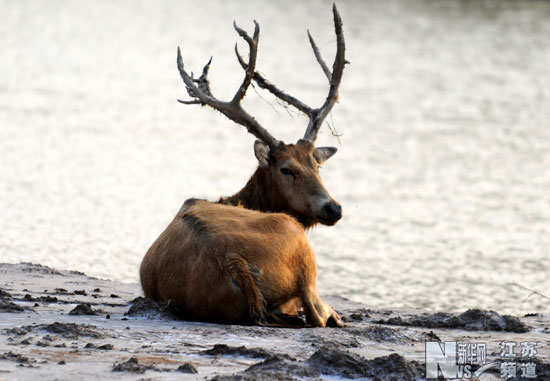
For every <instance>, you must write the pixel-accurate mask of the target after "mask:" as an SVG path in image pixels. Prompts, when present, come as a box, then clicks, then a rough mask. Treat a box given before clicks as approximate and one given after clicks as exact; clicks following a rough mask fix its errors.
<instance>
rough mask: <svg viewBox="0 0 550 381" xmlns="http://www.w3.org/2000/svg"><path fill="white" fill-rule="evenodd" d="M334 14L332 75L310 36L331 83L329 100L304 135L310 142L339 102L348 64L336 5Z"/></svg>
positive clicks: (316, 113) (312, 119) (314, 50)
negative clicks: (334, 36)
mask: <svg viewBox="0 0 550 381" xmlns="http://www.w3.org/2000/svg"><path fill="white" fill-rule="evenodd" d="M332 12H333V14H334V30H335V32H336V57H335V59H334V64H333V65H332V73H330V71H329V69H328V67H327V65H326V64H325V62H324V61H323V59H322V58H321V54H320V53H319V49H318V48H317V45H316V44H315V42H314V41H313V38H312V37H311V35H309V38H310V42H311V46H312V48H313V53H314V54H315V57H316V58H317V61H318V62H319V64H320V65H321V67H322V68H323V71H324V72H325V75H326V76H327V78H328V79H329V82H330V89H329V92H328V96H327V99H326V100H325V103H324V104H323V105H322V106H321V108H319V109H318V110H316V111H317V112H315V115H314V117H313V118H310V121H309V124H308V126H307V129H306V133H305V134H304V140H309V141H311V142H314V141H315V139H316V138H317V133H318V132H319V128H321V125H322V124H323V121H324V120H325V118H326V117H327V115H328V113H329V112H330V110H331V109H332V107H333V106H334V104H335V103H336V101H337V100H338V87H339V86H340V82H341V80H342V75H343V73H344V66H345V65H346V63H347V61H346V58H345V52H346V42H345V40H344V31H343V30H342V19H341V18H340V14H339V13H338V9H337V8H336V4H333V6H332ZM308 34H309V32H308Z"/></svg>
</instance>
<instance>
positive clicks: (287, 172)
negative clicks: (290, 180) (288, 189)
mask: <svg viewBox="0 0 550 381" xmlns="http://www.w3.org/2000/svg"><path fill="white" fill-rule="evenodd" d="M281 173H282V174H283V175H292V176H294V173H292V171H291V170H290V169H288V168H286V167H285V168H281Z"/></svg>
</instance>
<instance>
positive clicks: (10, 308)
mask: <svg viewBox="0 0 550 381" xmlns="http://www.w3.org/2000/svg"><path fill="white" fill-rule="evenodd" d="M23 311H25V308H23V307H21V306H19V305H17V304H15V303H14V302H12V301H10V300H8V299H4V298H0V312H9V313H14V312H23Z"/></svg>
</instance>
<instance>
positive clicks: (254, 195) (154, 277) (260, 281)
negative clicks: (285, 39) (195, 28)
mask: <svg viewBox="0 0 550 381" xmlns="http://www.w3.org/2000/svg"><path fill="white" fill-rule="evenodd" d="M333 14H334V26H335V31H336V41H337V52H336V58H335V61H334V64H333V69H332V71H331V70H330V69H329V68H328V66H327V65H326V63H325V62H324V61H323V59H322V58H321V55H320V53H319V49H318V48H317V46H316V44H315V42H314V41H313V38H312V37H311V35H309V32H308V35H309V40H310V43H311V46H312V48H313V52H314V54H315V56H316V59H317V61H318V62H319V64H320V65H321V67H322V69H323V71H324V73H325V75H326V76H327V78H328V80H329V84H330V88H329V92H328V96H327V98H326V100H325V102H324V104H323V105H322V106H321V107H320V108H316V109H314V108H311V107H309V106H307V105H306V104H304V103H303V102H301V101H299V100H298V99H296V98H294V97H292V96H291V95H289V94H287V93H285V92H284V91H282V90H280V89H279V88H278V87H276V86H275V85H274V84H272V83H271V82H269V81H268V80H267V79H265V78H264V77H263V76H262V74H260V73H258V72H257V71H255V69H256V56H257V51H258V40H259V32H260V28H259V25H258V23H256V22H254V24H255V30H254V35H253V37H250V36H249V35H248V34H247V33H246V32H245V31H244V30H242V29H240V28H239V27H238V26H237V25H236V24H234V27H235V30H236V31H237V33H238V34H239V35H240V36H241V37H242V38H243V39H244V40H245V41H246V42H247V43H248V46H249V48H250V54H249V58H248V62H245V60H244V59H243V58H242V57H241V56H240V54H239V52H238V50H237V47H236V46H235V52H236V54H237V58H238V60H239V62H240V64H241V66H242V67H243V69H244V70H245V72H246V75H245V78H244V80H243V82H242V84H241V86H240V87H239V89H238V90H237V92H236V94H235V96H234V97H233V99H232V100H230V101H228V102H224V101H220V100H218V99H216V98H215V97H214V96H213V95H212V92H211V91H210V84H209V81H208V79H207V75H208V69H209V68H210V63H211V61H212V60H210V62H208V63H207V64H206V66H205V67H204V69H203V71H202V75H201V76H200V77H199V78H193V76H192V75H189V74H188V73H187V72H186V71H185V69H184V66H183V61H182V58H181V53H180V49H179V48H178V57H177V66H178V69H179V72H180V75H181V78H182V79H183V82H184V83H185V86H186V88H187V92H188V93H189V95H190V96H191V98H192V100H189V101H181V100H178V101H179V102H181V103H184V104H200V105H208V106H210V107H212V108H214V109H216V110H218V111H220V112H221V113H222V114H224V115H225V116H227V117H228V118H229V119H231V120H232V121H234V122H236V123H238V124H241V125H243V126H245V127H246V128H247V129H248V131H249V132H250V133H251V134H252V135H254V136H255V137H256V138H257V139H258V140H256V142H255V143H254V153H255V155H256V158H257V159H258V161H259V166H258V168H257V170H256V172H255V173H254V174H253V175H252V177H251V178H250V180H249V181H248V183H247V184H246V186H245V187H244V188H243V189H242V190H241V191H240V192H238V193H236V194H235V195H233V196H230V197H222V198H220V200H218V202H216V203H214V202H208V201H203V200H196V199H190V200H187V201H186V202H185V203H184V205H183V206H182V208H181V209H180V211H179V212H178V214H177V215H176V217H175V218H174V220H173V221H172V222H171V223H170V224H169V225H168V227H167V228H166V230H165V231H164V232H163V233H162V234H161V235H160V237H159V238H158V239H157V240H156V241H155V242H154V243H153V245H152V246H151V248H150V249H149V251H148V252H147V254H146V255H145V258H144V259H143V262H142V264H141V269H140V277H141V284H142V287H143V291H144V294H145V296H146V297H150V298H153V299H155V300H160V301H170V302H171V303H172V304H174V305H176V306H177V307H178V308H179V309H180V310H181V311H182V312H183V314H184V315H185V316H186V317H187V318H190V319H194V320H203V321H215V322H223V323H256V324H260V325H266V324H267V325H278V326H290V325H295V324H297V325H300V323H301V324H302V325H303V321H302V320H301V319H298V318H297V316H298V312H299V311H303V313H304V314H305V318H306V323H307V325H308V326H319V327H324V326H327V325H329V326H342V322H341V320H340V318H339V317H338V315H337V314H336V312H335V311H334V310H333V309H332V308H331V307H330V306H329V305H328V304H327V303H325V302H324V301H322V300H321V298H320V297H319V295H318V293H317V288H316V278H317V265H316V261H315V254H314V253H313V250H312V248H311V246H310V244H309V242H308V240H307V238H306V235H305V230H306V229H308V228H310V227H312V226H314V225H316V224H318V223H321V224H324V225H334V224H335V223H336V222H337V221H338V220H339V219H340V218H341V217H342V208H341V206H340V205H339V204H338V203H337V202H336V201H335V200H334V199H333V198H332V197H331V196H330V195H329V194H328V192H327V190H326V189H325V187H324V186H323V184H322V181H321V178H320V177H319V170H318V168H319V165H320V164H322V163H323V162H324V161H326V160H327V159H328V158H330V157H331V156H332V155H333V154H334V153H335V152H336V148H333V147H318V148H315V147H314V142H315V139H316V137H317V133H318V131H319V128H320V127H321V125H322V123H323V121H324V119H325V118H326V116H327V114H328V113H329V112H330V110H331V109H332V107H333V106H334V104H335V102H336V100H337V98H338V87H339V85H340V81H341V79H342V73H343V70H344V66H345V64H346V63H347V61H346V60H345V57H344V53H345V42H344V34H343V31H342V21H341V19H340V15H339V14H338V11H337V9H336V6H333ZM253 80H254V81H255V82H256V84H257V85H258V86H259V87H261V88H263V89H267V90H268V91H270V92H271V93H272V94H274V95H275V96H276V97H278V98H279V99H281V100H283V101H284V102H286V103H288V104H290V105H292V106H294V107H296V108H297V109H298V110H300V111H301V112H303V113H305V114H306V115H307V116H308V117H309V119H310V120H309V124H308V126H307V129H306V132H305V135H304V137H303V138H302V139H300V140H298V142H297V143H296V144H285V143H283V142H281V141H279V140H277V139H275V138H274V137H273V136H272V135H271V134H270V133H269V132H268V131H267V130H266V129H264V128H263V127H262V126H261V125H260V124H259V123H258V122H257V121H256V119H254V118H253V117H252V116H251V115H249V114H248V113H247V112H246V111H245V110H244V109H243V108H242V106H241V101H242V99H243V98H244V96H245V93H246V90H247V89H248V87H249V86H250V84H251V82H252V81H253Z"/></svg>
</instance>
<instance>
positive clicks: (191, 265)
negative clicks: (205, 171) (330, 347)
mask: <svg viewBox="0 0 550 381" xmlns="http://www.w3.org/2000/svg"><path fill="white" fill-rule="evenodd" d="M140 277H141V284H142V287H143V291H144V294H145V296H146V297H149V298H152V299H154V300H162V301H170V303H171V304H173V305H175V306H176V307H177V308H178V310H180V311H181V312H182V315H183V316H184V317H185V318H186V319H191V320H200V321H211V322H220V323H227V324H259V325H270V326H322V327H324V326H326V325H329V326H341V325H342V323H341V321H340V319H339V317H338V315H337V314H336V313H335V312H334V311H333V310H332V308H331V307H330V306H329V305H328V304H326V303H325V302H323V301H322V300H321V299H320V297H319V295H318V294H317V291H316V278H317V265H316V261H315V254H314V252H313V250H312V248H311V246H310V244H309V241H308V240H307V237H306V235H305V231H304V228H303V227H302V226H301V225H300V224H299V223H298V222H297V221H296V220H295V219H294V218H292V217H291V216H289V215H287V214H283V213H263V212H258V211H254V210H250V209H245V208H241V207H235V206H229V205H223V204H218V203H212V202H208V201H202V200H195V199H191V200H188V201H186V202H185V204H184V205H183V207H182V208H181V209H180V211H179V212H178V214H177V215H176V217H175V218H174V219H173V221H172V222H171V223H170V224H169V225H168V227H167V228H166V229H165V230H164V232H163V233H162V234H161V235H160V236H159V238H158V239H157V240H156V241H155V242H154V243H153V245H152V246H151V248H150V249H149V250H148V252H147V254H146V255H145V258H144V259H143V262H142V264H141V269H140ZM302 312H303V314H304V315H305V318H306V321H305V322H304V321H303V320H302V319H301V318H299V315H300V314H301V313H302Z"/></svg>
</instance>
